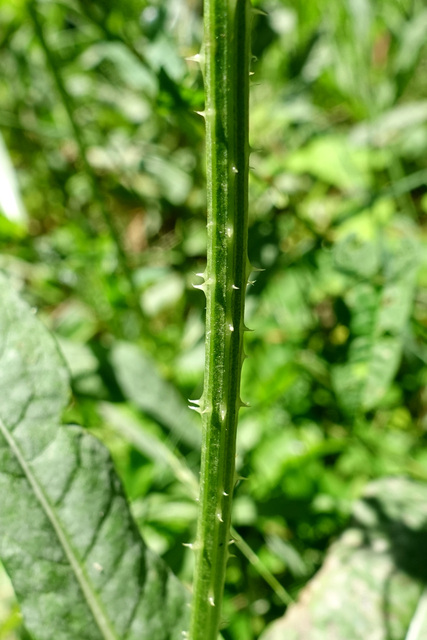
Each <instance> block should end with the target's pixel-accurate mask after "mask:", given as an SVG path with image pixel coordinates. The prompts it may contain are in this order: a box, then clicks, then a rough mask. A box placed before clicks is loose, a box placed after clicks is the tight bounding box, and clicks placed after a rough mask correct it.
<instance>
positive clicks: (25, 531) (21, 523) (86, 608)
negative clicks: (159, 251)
mask: <svg viewBox="0 0 427 640" xmlns="http://www.w3.org/2000/svg"><path fill="white" fill-rule="evenodd" d="M0 296H1V305H0V396H1V398H2V401H1V404H0V558H1V560H2V562H3V563H4V566H5V568H6V570H7V572H8V573H9V575H10V577H11V580H12V583H13V586H14V589H15V592H16V595H17V598H18V601H19V602H20V605H21V607H22V611H23V615H24V619H25V623H26V626H27V627H28V629H29V631H30V632H31V634H32V636H33V637H34V640H53V639H54V640H76V639H77V638H78V639H79V640H122V639H124V638H126V640H141V639H143V638H145V639H146V640H181V638H182V631H183V630H184V629H185V628H186V618H187V600H188V598H187V594H186V591H185V589H184V587H183V586H182V585H181V584H180V583H179V581H178V580H177V579H176V578H175V577H174V576H173V575H172V574H171V573H170V572H169V570H168V569H167V567H166V566H165V565H164V563H163V562H162V561H161V560H160V559H159V558H158V557H157V556H155V555H154V554H152V553H151V552H150V551H149V550H147V548H146V547H145V545H144V543H143V541H142V539H141V537H140V535H139V532H138V531H137V528H136V525H135V524H134V522H133V520H132V517H131V515H130V512H129V508H128V505H127V503H126V499H125V496H124V493H123V490H122V487H121V484H120V482H119V480H118V478H117V476H116V474H115V472H114V469H113V466H112V462H111V459H110V456H109V453H108V451H107V449H106V448H105V447H104V446H103V445H102V444H101V443H100V442H99V441H98V440H97V439H96V438H94V437H93V436H92V435H90V434H88V433H86V432H85V431H84V430H83V429H81V428H80V427H76V426H61V427H59V426H58V423H59V421H60V417H61V412H62V410H63V408H64V407H65V405H66V403H67V400H68V393H69V391H68V375H67V371H66V368H65V366H64V364H63V361H62V358H61V356H60V355H59V353H58V351H57V349H56V345H55V342H54V340H53V338H52V337H51V336H50V335H49V333H48V332H47V331H46V330H45V329H44V327H43V326H42V325H41V323H39V321H38V320H37V319H36V318H35V317H34V314H32V313H31V311H30V309H29V308H28V307H27V305H26V304H24V303H23V302H22V301H20V300H19V299H18V298H17V297H16V296H15V294H14V293H13V292H12V291H11V287H10V284H9V283H8V282H7V281H6V280H5V279H3V278H1V279H0Z"/></svg>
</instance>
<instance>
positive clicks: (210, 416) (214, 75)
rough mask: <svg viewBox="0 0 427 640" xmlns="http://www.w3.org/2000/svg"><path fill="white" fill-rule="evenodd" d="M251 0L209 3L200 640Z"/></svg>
mask: <svg viewBox="0 0 427 640" xmlns="http://www.w3.org/2000/svg"><path fill="white" fill-rule="evenodd" d="M250 17H251V8H250V4H249V1H248V0H205V4H204V20H205V36H204V53H203V57H204V61H203V62H202V64H203V66H204V76H205V94H206V105H205V119H206V158H207V201H208V222H207V228H208V253H207V268H206V274H205V282H204V284H203V285H202V288H203V289H204V291H205V293H206V299H207V305H206V360H205V384H204V391H203V395H202V398H201V402H200V412H201V415H202V424H203V442H202V461H201V477H200V512H199V520H198V527H197V538H196V543H195V545H194V548H195V553H196V564H195V577H194V588H193V606H192V620H191V627H190V639H191V640H216V638H217V635H218V629H219V624H220V615H221V603H222V595H223V589H224V580H225V569H226V563H227V558H228V546H229V539H230V519H231V501H232V495H233V489H234V484H235V455H236V428H237V418H238V412H239V408H240V406H241V404H242V403H241V400H240V377H241V367H242V362H243V358H244V354H243V335H244V331H245V326H244V322H243V313H244V300H245V292H246V284H247V276H248V273H247V272H248V260H247V231H248V222H247V212H248V164H249V163H248V157H249V143H248V128H249V59H250V42H249V41H250V29H249V26H250Z"/></svg>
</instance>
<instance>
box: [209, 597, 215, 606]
mask: <svg viewBox="0 0 427 640" xmlns="http://www.w3.org/2000/svg"><path fill="white" fill-rule="evenodd" d="M208 602H209V604H210V605H211V607H214V606H215V600H214V599H213V596H209V598H208Z"/></svg>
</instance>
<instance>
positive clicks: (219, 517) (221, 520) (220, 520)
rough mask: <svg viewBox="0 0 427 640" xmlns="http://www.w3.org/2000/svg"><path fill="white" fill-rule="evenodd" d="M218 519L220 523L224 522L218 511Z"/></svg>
mask: <svg viewBox="0 0 427 640" xmlns="http://www.w3.org/2000/svg"><path fill="white" fill-rule="evenodd" d="M216 517H217V519H218V520H219V522H224V520H223V519H222V515H221V512H220V511H218V513H217V514H216Z"/></svg>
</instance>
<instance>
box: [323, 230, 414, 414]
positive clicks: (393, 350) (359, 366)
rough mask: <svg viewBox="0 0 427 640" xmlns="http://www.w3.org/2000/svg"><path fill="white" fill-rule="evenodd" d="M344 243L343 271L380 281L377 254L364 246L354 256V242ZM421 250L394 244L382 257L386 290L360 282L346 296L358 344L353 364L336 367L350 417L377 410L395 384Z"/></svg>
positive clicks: (336, 378) (339, 391)
mask: <svg viewBox="0 0 427 640" xmlns="http://www.w3.org/2000/svg"><path fill="white" fill-rule="evenodd" d="M342 244H343V246H344V247H345V248H347V251H344V250H342V249H340V248H339V247H338V249H337V251H336V260H337V266H339V267H340V268H342V269H344V270H345V271H347V272H350V273H351V272H352V273H354V274H355V275H357V276H359V277H362V276H365V277H366V276H368V275H371V276H374V274H375V272H376V271H377V270H378V268H379V266H380V264H379V263H377V261H376V260H374V259H373V256H374V255H375V253H376V252H375V251H374V250H373V249H372V250H369V249H363V248H362V247H359V248H358V249H357V250H356V249H355V250H354V251H353V250H351V247H350V245H349V243H348V241H344V242H343V243H342ZM367 244H368V243H367ZM417 249H418V247H417V244H416V242H415V241H414V240H412V239H410V238H406V239H403V240H400V241H399V243H398V244H397V245H396V246H394V245H390V244H388V246H387V247H386V250H385V251H384V254H383V256H382V262H383V264H382V272H383V273H382V279H383V285H382V287H381V288H379V287H378V286H376V284H374V282H359V283H357V284H356V285H355V286H353V287H352V288H351V289H349V291H348V292H347V294H346V296H345V302H346V304H347V306H348V308H349V310H350V312H351V324H350V329H351V332H352V334H353V340H352V342H351V344H350V347H349V353H348V358H347V362H346V363H345V364H340V365H335V366H334V367H333V368H332V383H333V387H334V390H335V393H336V394H337V397H338V401H339V403H340V405H341V407H342V408H343V409H344V411H346V412H347V413H349V414H354V413H357V412H358V411H370V410H372V409H375V408H376V407H377V406H378V405H379V403H380V402H381V401H382V399H383V398H384V396H385V395H386V393H387V391H388V389H389V388H390V385H391V384H392V382H393V380H394V377H395V375H396V372H397V370H398V367H399V364H400V361H401V355H402V349H403V344H404V340H405V331H406V327H407V323H408V320H409V317H410V313H411V309H412V304H413V298H414V287H415V279H416V274H417V267H418V264H419V258H418V251H417ZM370 256H371V258H372V259H370V258H369V257H370ZM353 262H354V264H353ZM358 265H359V266H358Z"/></svg>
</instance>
